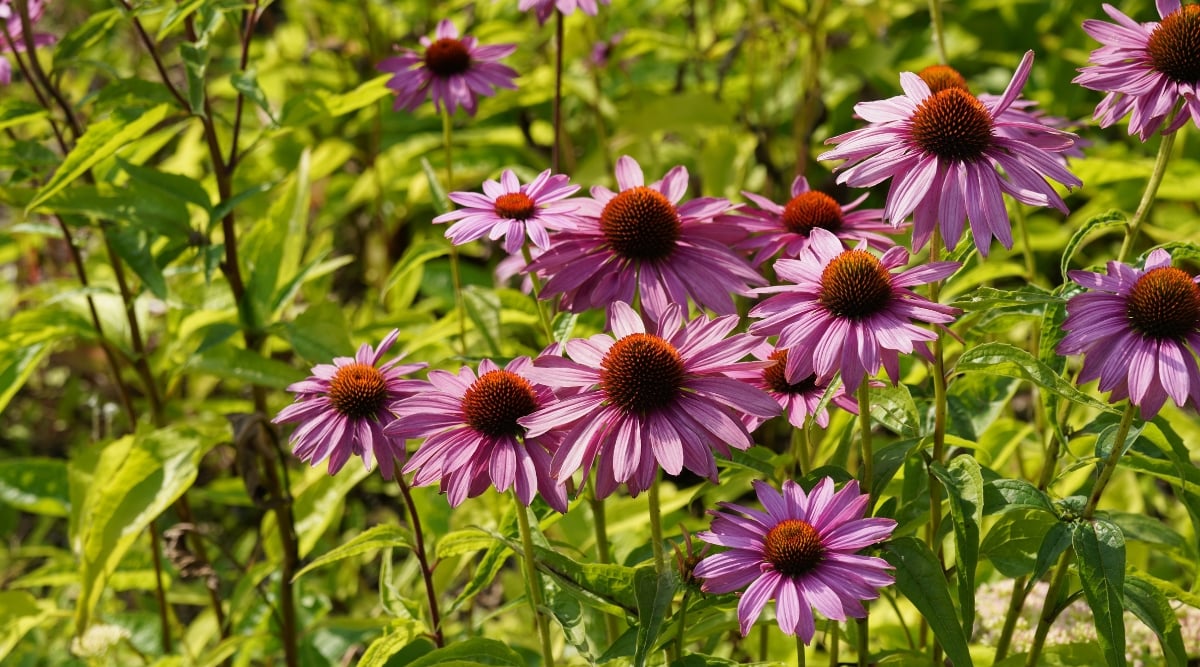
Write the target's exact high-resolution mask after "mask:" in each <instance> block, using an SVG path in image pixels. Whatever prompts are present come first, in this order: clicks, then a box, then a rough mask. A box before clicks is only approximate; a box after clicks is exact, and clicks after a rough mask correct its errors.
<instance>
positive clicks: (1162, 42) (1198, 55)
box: [1146, 5, 1200, 84]
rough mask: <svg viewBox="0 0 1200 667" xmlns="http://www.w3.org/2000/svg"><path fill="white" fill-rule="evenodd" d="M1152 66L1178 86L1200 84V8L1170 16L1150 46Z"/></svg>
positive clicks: (1186, 7)
mask: <svg viewBox="0 0 1200 667" xmlns="http://www.w3.org/2000/svg"><path fill="white" fill-rule="evenodd" d="M1146 52H1147V53H1149V55H1150V64H1151V65H1152V66H1153V67H1154V69H1156V70H1158V71H1159V72H1161V73H1163V74H1164V75H1165V76H1166V77H1167V78H1168V79H1170V80H1172V81H1174V82H1175V83H1184V84H1188V83H1198V82H1200V5H1184V6H1182V7H1180V8H1179V9H1177V10H1175V11H1173V12H1171V13H1170V14H1167V16H1166V18H1164V19H1163V20H1162V22H1160V23H1159V24H1158V27H1157V28H1155V29H1154V32H1152V33H1150V40H1149V41H1148V42H1147V44H1146Z"/></svg>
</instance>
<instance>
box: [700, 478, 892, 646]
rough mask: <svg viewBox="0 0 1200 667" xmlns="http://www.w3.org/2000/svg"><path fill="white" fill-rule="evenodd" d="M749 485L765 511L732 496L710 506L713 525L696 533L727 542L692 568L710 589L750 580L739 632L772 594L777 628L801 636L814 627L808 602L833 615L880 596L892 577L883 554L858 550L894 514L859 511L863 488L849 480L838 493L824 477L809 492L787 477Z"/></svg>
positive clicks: (886, 530)
mask: <svg viewBox="0 0 1200 667" xmlns="http://www.w3.org/2000/svg"><path fill="white" fill-rule="evenodd" d="M754 490H755V492H756V493H757V494H758V500H759V502H760V503H762V506H763V510H765V511H760V510H755V509H750V508H748V507H742V506H741V505H734V504H732V503H721V507H722V509H724V510H727V511H724V512H722V511H715V510H710V511H709V513H710V514H712V515H713V516H714V517H715V518H714V519H713V522H712V528H711V529H710V530H707V531H704V532H701V533H699V534H697V537H699V538H700V539H701V540H704V541H705V542H708V543H710V544H716V545H719V546H723V547H729V550H728V551H723V552H721V553H718V554H714V555H712V556H709V557H707V558H705V559H704V560H702V561H700V563H699V564H698V565H696V568H695V570H693V573H694V574H695V576H696V577H698V578H700V579H704V585H703V587H702V590H704V591H705V592H708V593H730V592H733V591H736V590H739V589H741V588H743V587H745V586H749V588H746V591H745V593H743V594H742V596H741V600H739V601H738V624H739V625H740V626H741V631H742V636H743V637H744V636H746V635H748V634H750V628H751V627H752V626H753V625H754V622H755V621H756V620H758V617H759V615H760V614H761V613H762V610H763V607H764V606H766V604H767V601H768V600H772V599H773V600H775V618H776V620H777V621H778V622H779V628H780V629H781V630H783V631H784V632H785V633H787V634H789V635H796V636H798V637H799V638H800V640H801V641H803V642H804V643H805V644H808V643H809V642H811V641H812V638H813V633H814V632H815V630H816V628H815V624H814V621H813V614H812V608H813V607H815V608H816V609H817V611H819V612H821V614H822V615H824V616H825V617H826V618H829V619H832V620H835V621H844V620H846V618H847V617H851V618H863V617H864V616H866V615H867V611H866V609H865V608H864V607H863V605H862V601H863V600H874V599H876V598H878V597H879V589H880V588H881V587H883V586H889V585H891V584H892V582H893V581H894V579H893V578H892V575H891V574H890V573H889V572H888V571H889V570H890V569H891V566H890V565H888V563H887V561H884V560H883V559H881V558H875V557H873V556H860V555H857V554H856V552H858V551H860V550H862V549H864V548H866V547H868V546H870V545H872V544H876V543H878V542H882V541H883V540H885V539H887V538H888V536H889V535H891V534H892V531H893V530H895V528H896V522H895V521H893V520H891V519H883V518H867V519H864V518H862V517H863V511H864V510H865V509H866V507H867V501H868V496H867V495H866V494H860V493H859V491H858V482H857V481H854V480H851V481H850V482H848V483H847V484H846V485H845V486H844V487H842V490H841V491H838V492H836V493H834V491H833V480H832V479H831V478H829V477H826V478H824V479H822V480H821V481H820V482H819V483H818V484H817V486H816V487H814V488H813V490H812V492H811V493H809V494H805V493H804V489H802V488H800V485H799V484H797V483H795V482H793V481H791V480H788V481H786V482H784V483H783V490H782V492H780V491H776V490H775V489H773V488H771V486H770V485H768V484H767V483H766V482H762V481H758V480H755V482H754Z"/></svg>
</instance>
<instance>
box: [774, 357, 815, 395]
mask: <svg viewBox="0 0 1200 667" xmlns="http://www.w3.org/2000/svg"><path fill="white" fill-rule="evenodd" d="M767 358H768V359H770V360H772V361H775V365H773V366H767V367H766V368H764V369H763V383H764V384H766V385H767V388H768V389H770V390H771V391H774V392H777V393H780V394H803V393H806V392H810V391H812V390H814V389H816V388H817V376H815V375H810V376H808V377H807V378H805V379H803V380H801V381H799V382H788V381H787V360H788V351H787V350H775V351H774V352H772V353H771V356H769V357H767Z"/></svg>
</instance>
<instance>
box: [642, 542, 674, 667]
mask: <svg viewBox="0 0 1200 667" xmlns="http://www.w3.org/2000/svg"><path fill="white" fill-rule="evenodd" d="M678 583H679V582H678V578H677V577H676V575H675V570H674V569H673V568H666V569H664V570H663V571H662V572H655V571H654V568H653V567H651V566H645V567H639V568H638V569H637V570H636V571H635V572H634V574H633V586H634V591H635V594H636V596H637V611H638V626H637V627H638V633H637V647H636V649H635V650H634V654H633V664H634V667H645V664H646V658H647V657H648V656H649V655H650V651H651V650H652V649H653V648H654V647H655V646H656V645H657V644H658V640H659V635H660V634H661V632H662V627H663V622H664V620H665V619H666V617H667V613H668V612H669V611H670V610H671V601H672V600H673V599H675V588H676V586H677V585H678Z"/></svg>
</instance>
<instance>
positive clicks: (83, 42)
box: [54, 9, 121, 69]
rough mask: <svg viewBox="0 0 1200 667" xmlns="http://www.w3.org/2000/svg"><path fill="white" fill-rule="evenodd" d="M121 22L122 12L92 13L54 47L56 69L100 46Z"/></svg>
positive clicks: (103, 11) (114, 10) (115, 10)
mask: <svg viewBox="0 0 1200 667" xmlns="http://www.w3.org/2000/svg"><path fill="white" fill-rule="evenodd" d="M120 22H121V12H120V11H119V10H117V9H105V10H102V11H98V12H93V13H90V14H89V15H88V17H87V19H86V20H84V21H83V23H80V24H79V25H78V26H76V27H75V28H73V29H72V30H71V31H70V32H68V33H67V34H66V35H64V36H63V38H62V39H60V40H58V44H55V45H54V67H55V69H58V68H59V67H60V66H61V65H64V64H66V63H69V62H71V61H72V60H75V59H76V58H78V57H79V55H80V53H81V52H82V51H84V50H85V49H88V48H91V47H92V46H95V45H96V44H99V43H100V42H101V41H103V40H104V39H105V38H106V37H108V35H109V33H111V32H112V31H113V29H115V28H116V27H117V25H118V24H120Z"/></svg>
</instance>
